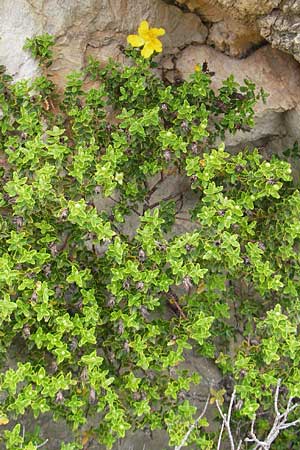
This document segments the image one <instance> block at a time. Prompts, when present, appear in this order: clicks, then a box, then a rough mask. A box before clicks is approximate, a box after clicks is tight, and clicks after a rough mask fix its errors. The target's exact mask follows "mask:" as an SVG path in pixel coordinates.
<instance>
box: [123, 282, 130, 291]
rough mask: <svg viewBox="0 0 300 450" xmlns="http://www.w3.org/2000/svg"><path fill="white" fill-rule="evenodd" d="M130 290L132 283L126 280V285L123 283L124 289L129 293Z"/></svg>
mask: <svg viewBox="0 0 300 450" xmlns="http://www.w3.org/2000/svg"><path fill="white" fill-rule="evenodd" d="M129 288H130V283H129V281H128V280H125V281H124V283H123V289H125V290H126V291H128V289H129Z"/></svg>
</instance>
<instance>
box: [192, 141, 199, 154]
mask: <svg viewBox="0 0 300 450" xmlns="http://www.w3.org/2000/svg"><path fill="white" fill-rule="evenodd" d="M191 150H192V152H193V153H195V154H196V153H198V145H197V143H196V142H192V145H191Z"/></svg>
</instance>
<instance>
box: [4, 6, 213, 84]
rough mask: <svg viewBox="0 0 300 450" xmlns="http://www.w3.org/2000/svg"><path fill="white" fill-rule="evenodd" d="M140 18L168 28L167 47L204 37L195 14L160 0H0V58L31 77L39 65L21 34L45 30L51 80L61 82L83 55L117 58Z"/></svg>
mask: <svg viewBox="0 0 300 450" xmlns="http://www.w3.org/2000/svg"><path fill="white" fill-rule="evenodd" d="M142 19H147V20H149V22H150V24H153V25H154V24H155V25H156V26H162V27H164V28H165V29H166V36H165V37H164V39H163V41H164V46H165V48H166V50H167V51H168V50H169V51H170V52H171V51H172V50H173V49H174V48H176V47H183V46H186V45H188V44H190V43H199V44H200V43H203V42H205V39H206V36H207V28H206V27H205V26H204V25H203V23H202V22H201V19H200V18H199V17H197V16H196V15H194V14H191V13H189V14H184V13H183V12H182V11H181V10H180V9H178V8H177V7H175V6H172V5H167V4H166V3H165V2H163V0H143V1H136V0H64V1H61V0H47V1H45V0H16V1H14V2H12V1H11V0H1V1H0V36H1V40H0V63H1V64H5V65H6V66H7V68H8V70H9V72H10V73H12V74H13V75H16V76H17V77H24V76H29V77H30V76H32V75H33V74H34V73H36V70H37V67H36V65H35V64H34V63H33V62H32V61H31V60H30V58H29V56H28V53H26V52H24V51H23V50H22V47H23V44H24V41H25V38H26V37H32V36H33V35H36V34H40V33H41V32H48V33H51V34H54V35H56V38H57V45H56V57H55V63H54V65H53V69H52V70H53V74H54V80H55V81H61V80H62V78H63V75H64V74H66V73H68V72H70V71H71V70H74V69H79V68H80V67H81V66H82V65H83V63H84V59H85V57H86V56H87V54H91V53H92V54H97V57H98V58H99V59H100V60H101V59H103V61H105V60H106V59H107V57H108V55H109V56H115V57H117V58H119V57H120V56H121V53H120V51H119V49H118V46H119V45H120V44H124V43H125V42H126V36H127V35H128V34H129V33H134V32H135V31H136V29H137V27H138V24H139V23H140V21H141V20H142ZM58 71H59V75H58V76H56V74H57V73H58Z"/></svg>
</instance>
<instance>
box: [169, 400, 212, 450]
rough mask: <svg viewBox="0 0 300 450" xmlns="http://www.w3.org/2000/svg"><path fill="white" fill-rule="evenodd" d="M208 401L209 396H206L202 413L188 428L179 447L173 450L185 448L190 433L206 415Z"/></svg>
mask: <svg viewBox="0 0 300 450" xmlns="http://www.w3.org/2000/svg"><path fill="white" fill-rule="evenodd" d="M209 399H210V394H208V397H207V400H206V403H205V405H204V408H203V410H202V413H201V414H200V416H199V417H198V418H197V419H196V420H195V422H194V423H193V424H192V425H191V426H190V428H189V429H188V431H187V433H186V435H185V436H184V438H183V439H182V441H181V443H180V444H179V445H177V446H176V447H175V449H174V450H181V449H182V447H184V446H185V444H186V443H187V440H188V438H189V437H190V434H191V432H192V431H193V430H194V429H195V427H196V426H197V424H198V422H199V421H200V420H201V419H202V417H203V416H204V414H205V413H206V410H207V407H208V403H209Z"/></svg>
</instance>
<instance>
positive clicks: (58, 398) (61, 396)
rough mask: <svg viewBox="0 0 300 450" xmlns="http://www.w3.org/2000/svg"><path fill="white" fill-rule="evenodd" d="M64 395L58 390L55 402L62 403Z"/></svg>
mask: <svg viewBox="0 0 300 450" xmlns="http://www.w3.org/2000/svg"><path fill="white" fill-rule="evenodd" d="M64 399H65V398H64V395H63V393H62V392H61V391H58V393H57V394H56V397H55V403H62V402H63V401H64Z"/></svg>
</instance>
